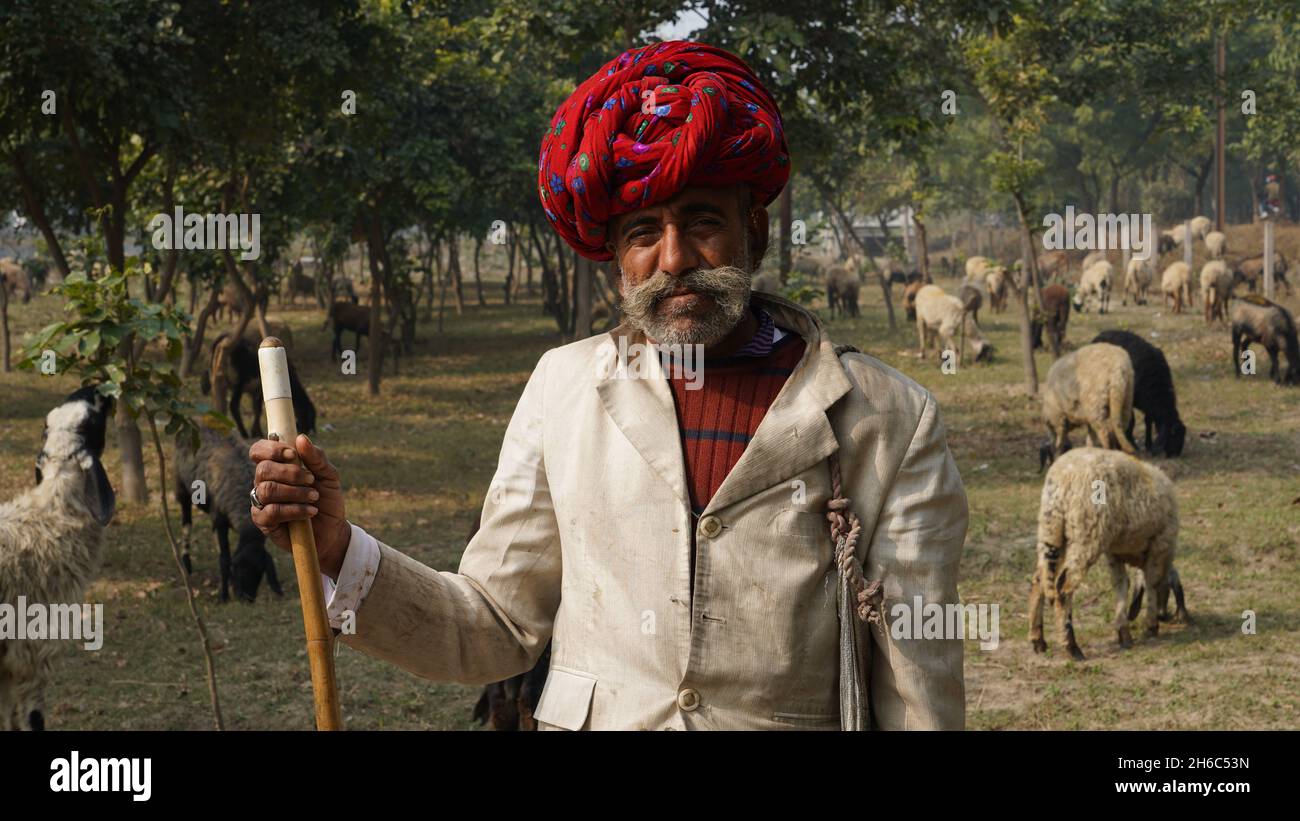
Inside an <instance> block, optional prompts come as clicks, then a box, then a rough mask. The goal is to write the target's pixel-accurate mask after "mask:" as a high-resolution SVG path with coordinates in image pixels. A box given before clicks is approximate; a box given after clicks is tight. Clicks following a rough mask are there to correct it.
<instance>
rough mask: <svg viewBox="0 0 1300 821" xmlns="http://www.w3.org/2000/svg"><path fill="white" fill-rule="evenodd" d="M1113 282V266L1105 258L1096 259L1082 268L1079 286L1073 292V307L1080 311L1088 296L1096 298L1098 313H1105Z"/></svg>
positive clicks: (1083, 307) (1108, 304) (1108, 306)
mask: <svg viewBox="0 0 1300 821" xmlns="http://www.w3.org/2000/svg"><path fill="white" fill-rule="evenodd" d="M1114 282H1115V266H1114V265H1111V264H1110V263H1109V262H1107V261H1106V260H1104V259H1102V260H1098V261H1097V262H1094V263H1093V264H1092V265H1091V266H1089V267H1088V268H1085V269H1084V270H1083V276H1082V277H1080V278H1079V287H1078V288H1077V289H1076V290H1075V292H1074V309H1075V310H1076V311H1079V312H1082V311H1083V310H1084V309H1085V306H1086V305H1087V300H1088V298H1089V297H1091V298H1094V299H1096V300H1097V304H1098V313H1103V314H1104V313H1106V311H1107V309H1109V308H1110V292H1111V289H1112V287H1113V285H1114Z"/></svg>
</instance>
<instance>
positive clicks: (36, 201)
mask: <svg viewBox="0 0 1300 821" xmlns="http://www.w3.org/2000/svg"><path fill="white" fill-rule="evenodd" d="M10 163H11V164H12V165H13V168H14V176H15V177H16V178H17V180H18V187H19V188H20V189H21V190H22V194H23V202H24V203H26V211H27V216H29V217H31V220H32V222H34V223H36V227H37V229H38V230H40V232H41V237H42V238H43V239H44V240H45V245H46V247H48V248H49V249H50V256H52V257H53V258H54V265H55V267H57V268H58V269H59V275H60V277H61V278H62V279H67V278H68V274H69V273H71V269H69V267H68V258H67V257H66V256H65V255H64V253H63V245H62V243H60V242H59V237H58V235H57V234H55V233H54V226H53V225H51V224H50V218H49V215H47V214H46V213H45V201H44V199H43V198H42V197H41V195H40V192H39V191H38V189H37V188H36V183H35V181H33V180H32V177H31V174H30V173H29V172H28V171H27V166H26V164H25V163H24V162H23V161H22V157H21V156H20V155H19V152H18V151H14V153H12V154H11V155H10Z"/></svg>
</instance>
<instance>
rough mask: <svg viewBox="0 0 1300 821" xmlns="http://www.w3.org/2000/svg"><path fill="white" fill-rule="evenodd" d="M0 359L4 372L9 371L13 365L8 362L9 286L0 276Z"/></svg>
mask: <svg viewBox="0 0 1300 821" xmlns="http://www.w3.org/2000/svg"><path fill="white" fill-rule="evenodd" d="M0 339H3V342H2V343H0V344H2V345H3V347H0V360H3V361H4V372H5V373H9V372H10V371H12V370H13V366H12V365H10V364H9V286H8V284H7V283H6V282H5V279H4V277H3V276H0Z"/></svg>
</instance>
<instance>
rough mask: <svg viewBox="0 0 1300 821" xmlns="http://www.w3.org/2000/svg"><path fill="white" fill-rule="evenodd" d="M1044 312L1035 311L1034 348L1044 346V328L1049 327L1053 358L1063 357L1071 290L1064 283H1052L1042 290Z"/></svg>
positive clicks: (1032, 328) (1048, 333) (1032, 331)
mask: <svg viewBox="0 0 1300 821" xmlns="http://www.w3.org/2000/svg"><path fill="white" fill-rule="evenodd" d="M1042 299H1043V312H1042V314H1041V315H1040V314H1039V313H1038V312H1037V311H1035V312H1034V319H1033V323H1032V325H1031V326H1030V333H1031V334H1032V338H1033V343H1034V350H1038V349H1039V348H1041V347H1043V329H1044V328H1046V329H1047V338H1048V340H1049V341H1051V343H1052V358H1053V359H1060V358H1061V346H1062V345H1064V344H1065V329H1066V326H1068V325H1069V324H1070V290H1069V289H1068V288H1066V287H1065V286H1064V285H1059V284H1052V285H1048V286H1047V287H1046V288H1044V289H1043V290H1042Z"/></svg>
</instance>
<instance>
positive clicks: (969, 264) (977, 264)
mask: <svg viewBox="0 0 1300 821" xmlns="http://www.w3.org/2000/svg"><path fill="white" fill-rule="evenodd" d="M993 265H994V262H993V260H991V259H989V258H988V257H981V256H974V257H968V258H967V259H966V280H967V281H968V282H969V281H970V280H976V279H978V280H982V279H984V274H985V272H986V271H987V269H989V268H991V267H992V266H993Z"/></svg>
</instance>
